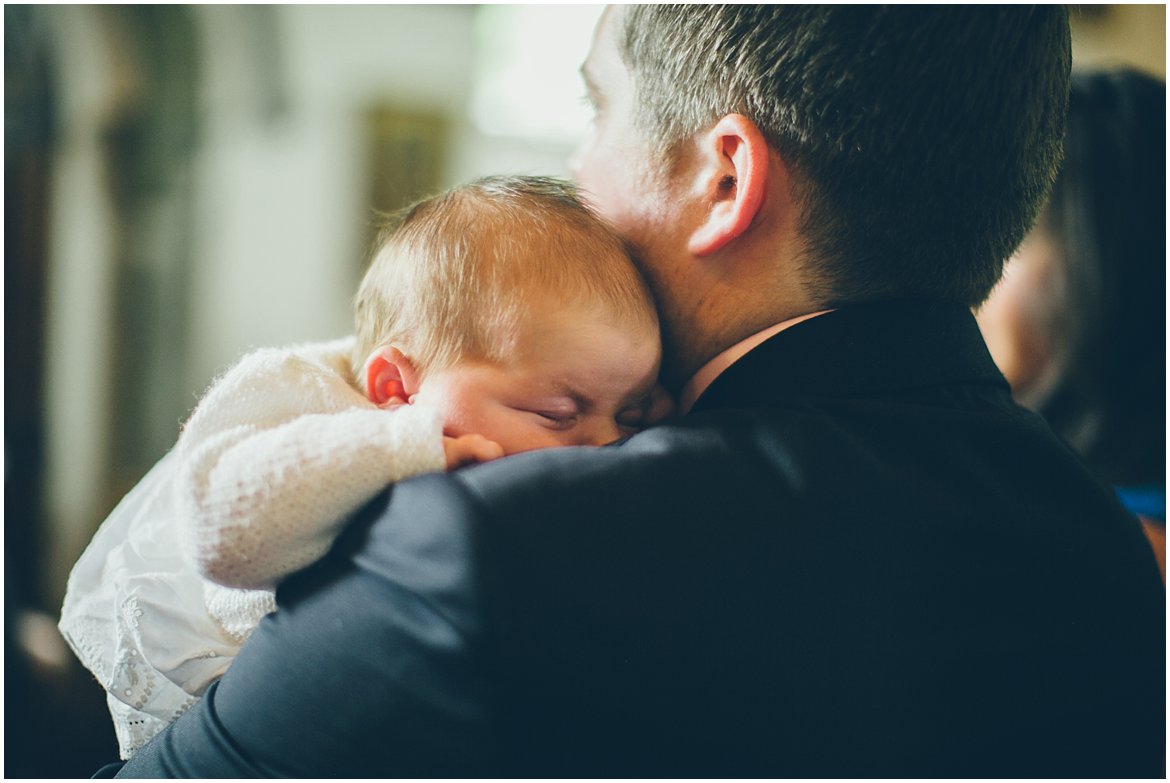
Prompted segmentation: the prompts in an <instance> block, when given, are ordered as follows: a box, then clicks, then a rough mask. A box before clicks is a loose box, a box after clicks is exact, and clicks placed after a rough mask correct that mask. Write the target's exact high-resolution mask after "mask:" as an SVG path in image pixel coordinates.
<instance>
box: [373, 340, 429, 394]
mask: <svg viewBox="0 0 1170 783" xmlns="http://www.w3.org/2000/svg"><path fill="white" fill-rule="evenodd" d="M362 374H363V375H364V376H365V381H366V397H368V398H369V400H370V402H372V403H374V404H375V405H377V406H378V407H379V408H391V407H396V406H398V405H407V404H409V403H410V402H411V398H412V397H413V396H414V395H415V393H416V392H417V391H418V372H417V371H416V370H415V367H414V362H412V361H411V360H410V357H408V356H406V354H404V353H402V351H400V350H398V349H397V348H396V347H394V346H393V345H383V346H381V347H379V348H376V349H374V351H373V353H371V354H370V357H369V358H368V359H366V365H365V370H364V371H363V373H362Z"/></svg>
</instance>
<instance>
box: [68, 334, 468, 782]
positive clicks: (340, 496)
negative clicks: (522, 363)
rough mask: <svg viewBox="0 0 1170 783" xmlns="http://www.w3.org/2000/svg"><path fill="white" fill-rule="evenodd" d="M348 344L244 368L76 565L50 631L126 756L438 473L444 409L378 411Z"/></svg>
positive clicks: (263, 359) (271, 357) (281, 353)
mask: <svg viewBox="0 0 1170 783" xmlns="http://www.w3.org/2000/svg"><path fill="white" fill-rule="evenodd" d="M352 348H353V339H352V338H347V339H345V340H338V341H333V342H329V343H319V344H313V345H302V346H295V347H293V348H287V349H264V350H260V351H256V352H254V353H251V354H249V355H247V356H245V357H244V358H243V359H241V360H240V361H239V362H238V363H237V364H236V365H235V366H234V367H232V368H231V369H230V370H229V371H228V372H227V373H226V374H225V375H224V376H223V377H222V378H220V379H219V380H217V381H216V382H215V383H214V384H212V386H211V388H210V389H209V390H208V392H207V394H206V395H205V397H204V398H203V399H202V400H201V401H200V403H199V405H198V406H197V407H196V409H195V411H194V413H192V415H191V418H190V419H189V420H188V422H187V424H186V425H185V426H184V427H183V431H182V433H181V435H180V436H179V440H178V443H177V444H176V445H175V447H174V448H173V449H172V450H171V451H170V452H169V453H168V454H167V455H166V456H165V457H163V458H162V459H161V460H160V461H159V462H158V464H157V465H155V466H154V468H153V469H151V471H150V472H149V473H148V474H147V475H146V476H145V477H144V478H143V479H142V481H140V482H139V483H138V485H137V486H136V487H134V489H133V490H131V491H130V493H129V494H127V495H126V497H125V498H123V500H122V502H121V503H119V504H118V506H117V507H116V508H115V509H114V510H113V512H111V514H110V516H109V517H108V518H107V519H106V520H105V522H103V523H102V525H101V527H100V528H99V529H98V531H97V533H96V534H95V535H94V538H93V540H92V541H91V542H90V544H89V546H88V547H87V548H86V550H85V552H84V553H83V554H82V556H81V558H80V559H79V560H78V562H77V564H76V565H75V566H74V567H73V571H72V573H71V574H70V576H69V582H68V586H67V589H66V595H65V602H64V605H63V607H62V610H61V621H60V624H59V627H60V629H61V633H62V634H63V635H64V637H65V639H66V641H68V642H69V645H70V646H71V647H72V648H73V651H74V652H75V653H76V654H77V657H78V658H80V659H81V662H82V663H83V664H85V666H86V667H87V668H88V669H89V670H90V671H91V672H93V674H94V676H95V677H96V678H97V680H98V682H100V683H101V685H102V686H103V687H104V688H105V689H106V691H107V696H106V701H107V702H108V704H109V707H110V715H111V716H112V718H113V720H114V728H115V731H116V733H117V737H118V745H119V751H120V753H121V756H122V758H123V759H128V758H130V757H131V756H132V755H133V754H134V752H135V751H137V750H138V749H139V748H141V747H142V746H143V745H145V744H146V742H147V741H149V740H150V738H151V737H153V736H154V735H155V734H157V733H158V732H159V731H161V730H162V729H163V728H165V727H166V726H167V725H168V724H169V723H170V722H171V721H173V720H174V719H175V718H177V717H178V716H179V715H181V714H182V713H183V711H185V710H186V709H187V708H188V707H190V706H191V705H192V704H194V703H195V702H196V700H198V698H199V697H200V696H201V695H202V694H203V692H204V691H205V690H206V689H207V686H208V685H210V684H211V683H212V682H214V681H215V680H216V679H217V678H218V677H220V676H221V675H222V674H223V673H224V671H226V670H227V667H228V665H229V664H230V663H231V661H232V658H233V657H234V656H235V654H236V652H237V651H238V650H239V648H240V646H241V645H242V644H243V642H244V640H245V639H247V637H248V635H249V634H250V633H251V632H252V629H253V628H255V627H256V624H257V623H259V621H260V619H261V618H262V617H263V616H264V615H265V614H268V613H269V612H271V611H273V610H275V608H276V604H275V602H274V600H273V592H272V588H273V587H274V586H275V584H276V583H277V582H278V581H279V580H280V579H281V578H282V577H284V576H287V575H288V574H290V573H292V572H294V571H297V570H299V569H301V568H303V567H304V566H306V565H308V564H310V563H312V562H313V561H315V560H317V559H318V558H320V557H321V556H322V555H323V554H325V552H326V551H327V550H328V549H329V547H330V545H331V544H332V543H333V540H334V539H335V538H336V536H337V534H338V533H339V532H340V529H341V527H342V525H343V524H344V522H345V521H346V519H347V518H348V517H349V516H350V514H352V513H353V512H354V511H356V510H357V509H358V508H360V507H361V505H362V504H363V503H365V502H366V501H367V500H369V499H370V498H371V497H373V496H374V495H375V494H377V493H378V492H379V491H381V490H382V489H383V488H384V487H385V486H386V485H387V484H389V483H392V482H395V481H399V480H401V479H403V478H406V477H408V476H413V475H417V474H420V473H425V472H429V471H437V470H442V469H443V467H444V465H445V459H444V454H443V443H442V423H441V421H440V419H439V416H438V413H437V412H436V411H433V410H428V409H426V408H423V407H421V406H418V405H412V406H406V407H402V408H398V409H396V410H393V411H387V410H383V409H379V408H377V407H376V406H374V405H373V403H371V402H369V400H367V399H366V397H365V396H364V395H363V394H361V393H360V392H358V391H357V389H356V388H355V384H354V380H353V377H352V373H351V371H350V367H349V355H350V351H351V350H352ZM212 580H214V581H212Z"/></svg>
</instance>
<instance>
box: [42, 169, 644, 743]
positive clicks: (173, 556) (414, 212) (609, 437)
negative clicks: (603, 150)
mask: <svg viewBox="0 0 1170 783" xmlns="http://www.w3.org/2000/svg"><path fill="white" fill-rule="evenodd" d="M355 320H356V337H354V338H348V339H346V340H340V341H336V342H332V343H326V344H319V345H310V346H299V347H294V348H291V349H281V350H277V349H266V350H261V351H257V352H255V353H252V354H250V355H248V356H245V357H244V358H243V359H242V360H241V361H240V362H239V363H238V364H236V365H235V366H234V367H233V368H232V369H230V370H229V371H228V372H227V373H226V374H225V375H224V376H223V377H222V378H220V379H219V380H217V381H216V382H215V383H214V384H213V385H212V387H211V389H210V390H209V391H208V392H207V394H206V395H205V396H204V398H203V399H202V400H201V401H200V403H199V405H198V406H197V407H196V409H195V411H194V412H193V413H192V415H191V417H190V419H189V420H188V421H187V423H186V424H185V425H184V427H183V430H182V433H181V435H180V437H179V440H178V443H177V444H176V446H175V448H174V449H172V450H171V452H170V453H168V454H167V456H165V457H164V458H163V459H162V460H160V462H159V463H158V464H157V465H156V466H155V467H154V468H153V469H152V470H151V471H150V473H148V474H147V476H146V477H145V478H144V479H143V480H142V481H141V482H140V483H139V485H138V486H137V487H135V488H134V490H133V491H131V492H130V493H129V494H128V495H127V496H126V498H124V499H123V501H122V502H121V503H120V504H119V505H118V507H117V508H116V509H114V511H113V512H112V513H111V515H110V517H109V518H108V519H107V520H106V521H105V522H104V523H103V524H102V526H101V528H100V529H99V530H98V532H97V534H96V535H95V536H94V539H93V541H92V542H91V543H90V545H89V547H88V548H87V549H86V551H85V553H84V554H83V555H82V556H81V558H80V560H79V561H78V563H77V565H76V566H75V567H74V569H73V572H72V573H71V574H70V578H69V585H68V589H67V594H66V597H65V603H64V606H63V608H62V617H61V622H60V628H61V631H62V633H63V634H64V636H65V638H66V639H67V640H68V641H69V643H70V645H71V646H72V648H73V650H74V652H75V653H76V654H77V656H78V657H79V658H80V659H81V661H82V662H83V663H84V664H85V665H86V666H87V667H88V668H89V669H90V670H91V671H92V672H93V673H94V675H95V676H96V677H97V679H98V681H99V682H100V683H101V684H102V686H103V687H104V688H105V689H106V690H107V702H108V704H109V707H110V712H111V715H112V717H113V719H114V724H115V729H116V733H117V736H118V742H119V746H120V752H121V756H122V758H123V759H126V758H129V757H130V756H131V755H132V754H133V753H134V752H135V751H136V750H137V749H138V748H140V747H141V746H142V745H144V744H145V743H146V742H147V741H148V740H149V739H150V738H151V737H152V736H154V735H155V734H157V733H158V732H159V731H161V730H162V729H163V728H164V727H165V726H166V725H167V724H168V723H169V722H170V721H172V720H174V719H175V718H177V717H178V716H179V715H180V714H182V712H183V711H184V710H186V709H187V708H188V707H189V706H190V705H191V704H193V703H195V701H196V700H197V699H198V698H199V697H200V696H201V695H202V694H203V692H204V691H205V690H206V688H207V686H208V685H209V684H211V683H212V682H214V681H215V680H216V679H217V678H218V677H220V676H221V675H222V674H223V672H224V671H225V670H226V669H227V667H228V665H229V664H230V663H231V660H232V658H233V657H234V656H235V654H236V652H237V651H238V650H239V648H240V646H241V645H242V644H243V642H244V640H245V639H246V638H247V637H248V635H249V634H250V633H251V631H252V629H253V628H254V627H255V626H256V624H257V623H258V622H259V621H260V618H261V617H263V616H264V615H265V614H267V613H269V612H271V611H273V610H274V609H275V608H276V606H275V602H274V600H273V592H272V590H273V587H274V586H275V585H276V583H277V582H278V581H280V580H281V579H282V578H283V577H285V576H287V575H288V574H290V573H292V572H294V571H297V570H299V569H301V568H303V567H305V566H307V565H309V564H310V563H312V562H313V561H315V560H317V559H318V558H320V557H321V556H322V555H324V554H325V552H326V551H327V550H328V549H329V547H330V545H331V544H332V542H333V540H334V539H335V537H336V536H337V535H338V533H339V532H340V530H341V528H342V527H343V526H344V524H345V522H346V520H347V518H348V517H349V516H350V515H351V514H352V513H353V512H354V511H356V510H357V509H359V508H360V507H361V506H362V505H363V504H364V503H365V502H367V501H368V500H370V499H371V498H372V497H373V496H374V495H376V494H377V493H378V492H380V491H381V490H382V489H383V488H384V487H385V486H386V485H387V484H389V483H392V482H395V481H399V480H401V479H404V478H407V477H409V476H413V475H416V474H419V473H424V472H427V471H437V470H442V469H444V468H455V467H459V466H461V465H465V464H468V463H471V462H481V461H486V460H490V459H494V458H496V457H500V456H503V455H505V454H513V453H516V452H521V451H527V450H530V449H539V448H547V447H552V446H571V445H594V446H596V445H602V444H605V443H609V442H611V441H614V440H617V439H619V438H621V437H622V436H623V435H625V434H629V433H631V432H633V431H635V430H636V429H637V428H639V427H640V426H642V425H643V424H644V423H646V422H647V416H648V414H650V411H649V406H650V400H651V396H652V391H653V389H654V384H655V379H656V376H657V372H658V363H659V358H660V343H659V333H658V320H657V315H656V312H655V308H654V303H653V301H652V300H651V298H650V295H649V292H648V290H647V288H646V286H645V284H644V283H643V281H642V279H641V278H640V277H639V276H638V274H637V272H636V271H635V269H634V267H633V265H632V264H631V262H630V260H629V258H628V256H627V254H626V252H625V248H624V246H623V245H622V243H621V241H620V240H619V239H618V238H617V237H616V236H615V235H614V234H612V233H611V232H610V231H609V229H608V228H606V227H605V226H604V224H602V223H601V222H600V221H599V220H598V219H597V218H595V217H594V216H593V215H592V213H591V212H590V211H589V210H588V209H587V208H586V207H584V206H583V204H582V202H581V201H580V200H579V199H578V197H577V195H576V193H575V191H574V190H573V188H572V187H571V186H569V185H567V184H565V183H561V182H558V181H556V180H550V179H544V178H534V177H509V178H489V179H484V180H479V181H477V182H474V183H471V184H469V185H466V186H463V187H459V188H455V189H453V190H451V191H449V192H447V193H445V194H443V195H440V196H438V197H435V198H432V199H428V200H426V201H423V202H421V203H419V204H417V205H415V206H414V207H412V208H411V209H410V210H408V211H407V212H406V213H405V214H404V216H402V217H401V218H400V219H399V220H398V221H397V222H395V223H394V224H393V225H392V226H390V227H389V228H388V229H387V230H386V231H385V232H384V233H383V236H382V237H380V238H379V241H378V243H377V245H376V250H375V255H374V258H373V260H372V262H371V264H370V268H369V270H368V272H367V274H366V276H365V279H364V280H363V282H362V284H361V287H360V289H359V291H358V295H357V299H356V304H355ZM656 407H657V406H656Z"/></svg>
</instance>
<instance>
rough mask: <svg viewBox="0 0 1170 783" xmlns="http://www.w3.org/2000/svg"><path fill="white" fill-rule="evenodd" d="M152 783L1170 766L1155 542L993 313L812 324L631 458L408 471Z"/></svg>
mask: <svg viewBox="0 0 1170 783" xmlns="http://www.w3.org/2000/svg"><path fill="white" fill-rule="evenodd" d="M278 602H279V605H280V610H279V611H278V612H277V613H276V614H275V615H272V616H270V617H269V618H267V619H266V620H265V621H264V622H263V623H262V624H261V626H260V627H259V629H258V630H257V631H256V633H255V634H254V636H253V637H252V639H251V640H250V641H249V642H248V644H247V645H245V647H244V649H243V651H242V652H241V653H240V655H239V657H238V659H237V660H236V662H235V664H234V665H233V667H232V668H231V670H230V671H229V672H228V673H227V675H226V676H225V677H224V678H223V680H222V681H221V682H220V683H218V684H217V686H215V687H213V688H212V689H211V690H210V691H209V692H208V694H207V697H206V698H205V699H204V700H203V701H202V702H201V703H200V704H199V705H198V706H197V707H195V708H194V709H193V710H191V711H190V713H188V714H187V715H185V716H184V717H183V718H181V719H180V720H179V721H178V722H177V723H176V724H175V725H173V726H172V727H171V728H170V730H168V732H166V733H165V734H164V735H162V736H160V737H159V738H157V739H156V741H155V742H154V743H152V744H151V745H150V746H148V748H146V749H145V750H143V751H142V752H141V753H140V754H139V755H138V756H136V757H135V759H133V760H132V761H131V762H130V763H129V764H128V765H127V766H126V767H125V768H124V769H123V770H122V771H121V773H120V774H121V775H123V776H150V777H156V776H249V775H265V776H270V775H293V776H330V775H342V776H357V777H362V776H389V777H402V776H408V777H429V776H444V777H448V776H456V777H480V776H491V777H497V776H517V777H538V776H548V777H565V776H574V777H578V776H582V777H609V776H634V777H659V776H671V777H674V776H685V777H707V776H717V777H741V776H743V777H757V776H776V777H789V776H810V777H822V776H835V777H855V776H857V777H863V776H864V777H868V776H890V777H903V776H905V777H926V776H964V777H998V776H1021V777H1032V776H1056V777H1096V776H1108V777H1131V776H1132V777H1140V776H1161V774H1162V765H1163V760H1164V748H1163V740H1164V737H1165V663H1164V652H1165V650H1164V645H1165V598H1164V592H1163V588H1162V584H1161V581H1160V579H1159V575H1158V570H1157V568H1156V566H1155V562H1154V557H1153V555H1152V553H1151V551H1150V549H1149V547H1148V545H1147V544H1146V541H1145V539H1144V537H1143V536H1142V533H1141V530H1140V529H1139V526H1138V524H1137V522H1136V521H1135V520H1134V519H1133V518H1132V517H1130V516H1129V515H1128V514H1127V513H1125V512H1124V511H1123V510H1122V508H1121V507H1120V505H1119V504H1118V503H1117V501H1116V500H1115V499H1114V497H1113V496H1112V494H1111V493H1110V492H1109V491H1107V490H1106V489H1104V488H1102V487H1101V486H1100V485H1099V484H1098V483H1097V482H1095V481H1094V480H1093V479H1092V478H1091V477H1090V476H1089V474H1088V473H1087V472H1086V471H1085V469H1084V468H1083V467H1082V466H1081V465H1080V464H1079V463H1078V461H1077V460H1076V459H1075V458H1074V457H1073V455H1072V454H1071V453H1070V452H1069V451H1068V450H1067V449H1065V448H1064V447H1063V446H1062V445H1061V444H1060V443H1059V442H1057V440H1056V439H1055V438H1054V437H1053V436H1052V435H1051V434H1050V432H1049V430H1048V429H1047V428H1046V426H1045V425H1044V423H1043V422H1042V421H1041V420H1040V419H1038V418H1037V417H1035V416H1033V415H1031V414H1029V413H1027V412H1025V411H1024V410H1022V409H1020V408H1018V407H1016V406H1015V405H1014V404H1013V403H1012V402H1011V399H1010V397H1009V394H1008V389H1007V387H1006V385H1005V383H1004V381H1003V379H1002V377H1001V376H1000V374H999V373H998V372H997V370H996V368H995V366H994V365H993V364H992V362H991V359H990V358H989V356H988V354H987V351H986V349H985V347H984V344H983V341H982V339H981V337H980V335H979V332H978V330H977V327H976V325H975V323H974V321H973V319H972V318H971V316H970V314H969V313H967V312H966V311H965V310H963V309H961V308H957V307H953V306H948V305H939V304H930V303H914V302H901V303H899V302H890V303H879V304H872V305H865V306H858V307H851V308H846V309H842V310H838V311H836V312H833V313H830V314H828V315H824V316H821V317H818V318H815V319H812V320H810V321H807V322H804V323H801V324H799V325H797V326H795V327H793V328H791V329H789V330H787V331H785V332H783V333H781V334H779V335H777V336H776V337H774V338H772V339H771V340H769V341H768V342H766V343H764V344H763V345H761V346H760V347H758V348H757V349H755V350H754V351H752V352H751V353H750V354H748V355H747V356H746V357H744V358H743V359H741V360H740V361H739V362H737V363H736V364H735V365H734V366H733V367H731V368H730V369H729V370H727V371H726V372H725V373H724V374H723V375H721V376H720V377H719V378H718V379H717V380H716V381H715V383H714V384H713V385H712V386H711V387H710V389H709V390H708V391H707V392H706V393H705V394H703V396H702V398H701V399H700V400H699V402H698V404H697V405H696V407H695V409H694V411H692V412H691V413H690V414H688V415H686V416H685V417H683V418H681V419H679V420H678V421H676V422H674V423H671V424H668V425H665V426H659V427H655V428H653V429H651V430H648V431H646V432H643V433H641V434H639V435H636V436H634V437H632V438H630V439H628V440H627V441H625V442H624V443H621V444H620V445H615V446H611V447H606V448H601V449H563V450H555V451H545V452H540V453H533V454H526V455H519V456H517V457H512V458H508V459H504V460H500V461H498V462H494V463H490V464H487V465H483V466H478V467H475V468H472V469H468V470H463V471H460V472H457V473H453V474H446V475H430V476H424V477H419V478H416V479H412V480H410V481H406V482H403V483H402V484H400V485H398V486H397V487H395V488H394V489H393V490H391V491H388V492H386V493H384V494H383V495H382V496H380V497H378V498H377V499H376V501H374V502H373V503H372V504H371V505H370V506H369V507H368V508H367V509H366V510H365V511H364V512H363V513H362V514H361V515H360V517H359V518H358V519H357V520H355V522H354V524H353V525H352V527H351V528H350V529H349V530H348V531H347V533H346V534H345V535H344V536H343V538H342V539H341V540H339V542H338V545H337V547H336V548H335V549H334V550H333V552H332V553H331V554H330V555H329V556H328V557H327V558H326V559H325V560H324V561H323V562H321V563H320V564H318V565H316V566H314V567H313V568H311V569H309V570H308V571H306V572H303V573H302V574H300V575H298V576H297V577H295V578H293V579H290V580H288V581H287V582H286V583H285V584H283V585H282V586H281V589H280V590H279V592H278Z"/></svg>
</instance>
